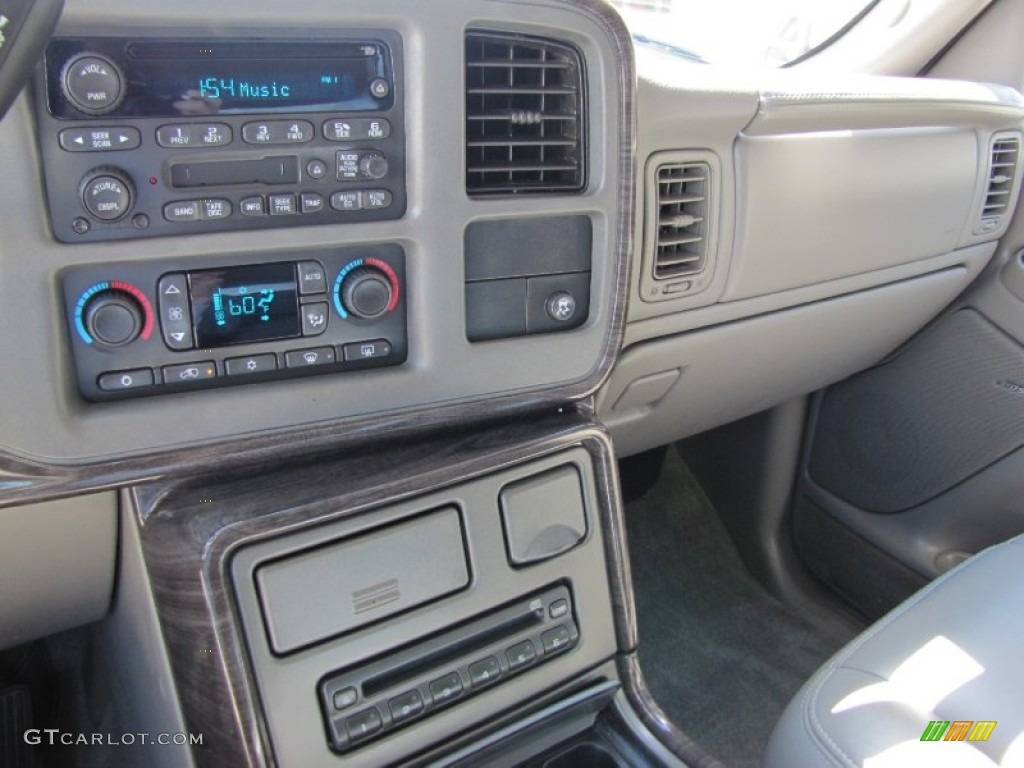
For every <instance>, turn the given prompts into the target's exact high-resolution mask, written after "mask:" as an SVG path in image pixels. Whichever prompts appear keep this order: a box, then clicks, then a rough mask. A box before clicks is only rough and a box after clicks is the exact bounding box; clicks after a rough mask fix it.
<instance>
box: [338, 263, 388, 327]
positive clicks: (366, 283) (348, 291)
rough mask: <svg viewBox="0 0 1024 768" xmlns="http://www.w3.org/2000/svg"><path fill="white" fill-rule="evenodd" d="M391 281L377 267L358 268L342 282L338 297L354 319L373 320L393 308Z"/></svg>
mask: <svg viewBox="0 0 1024 768" xmlns="http://www.w3.org/2000/svg"><path fill="white" fill-rule="evenodd" d="M393 295H394V292H393V289H392V286H391V280H389V279H388V276H387V275H386V274H385V273H384V272H382V271H381V270H379V269H377V268H376V267H368V266H362V267H356V268H355V269H353V270H352V271H351V272H349V273H348V274H347V275H346V276H345V279H344V280H342V282H341V285H340V286H339V288H338V297H339V298H340V299H341V303H342V305H343V306H344V307H345V309H346V310H348V313H349V314H350V315H352V316H353V317H358V318H360V319H363V320H373V319H375V318H378V317H380V316H381V315H383V314H384V313H385V312H387V311H388V309H389V308H390V307H391V299H392V297H393Z"/></svg>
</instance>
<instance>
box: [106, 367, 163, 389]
mask: <svg viewBox="0 0 1024 768" xmlns="http://www.w3.org/2000/svg"><path fill="white" fill-rule="evenodd" d="M96 384H97V385H98V386H99V388H100V389H102V390H103V391H104V392H122V391H124V390H126V389H138V388H139V387H151V386H153V371H151V370H150V369H149V368H136V369H134V370H131V371H111V372H110V373H101V374H100V375H99V378H98V379H97V380H96Z"/></svg>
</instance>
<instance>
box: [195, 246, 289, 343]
mask: <svg viewBox="0 0 1024 768" xmlns="http://www.w3.org/2000/svg"><path fill="white" fill-rule="evenodd" d="M189 295H190V298H191V299H192V324H193V327H194V328H195V332H196V346H197V347H199V348H200V349H211V348H214V347H224V346H228V345H231V344H246V343H252V342H257V341H270V340H271V339H287V338H291V337H294V336H298V335H300V333H301V331H302V327H301V321H300V318H299V292H298V284H297V282H296V279H295V265H294V264H292V263H281V264H260V265H256V266H246V267H226V268H224V269H207V270H203V271H200V272H190V273H189Z"/></svg>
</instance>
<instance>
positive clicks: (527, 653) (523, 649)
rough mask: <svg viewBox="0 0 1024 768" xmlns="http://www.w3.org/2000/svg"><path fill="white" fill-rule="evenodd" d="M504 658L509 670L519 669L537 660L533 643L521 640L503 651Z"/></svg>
mask: <svg viewBox="0 0 1024 768" xmlns="http://www.w3.org/2000/svg"><path fill="white" fill-rule="evenodd" d="M505 657H506V658H507V659H508V666H509V669H519V668H520V667H525V666H526V665H527V664H529V663H530V662H531V661H533V660H534V659H535V658H537V651H536V649H534V647H533V641H531V640H523V642H521V643H516V644H515V645H513V646H512V647H511V648H509V649H508V650H507V651H505Z"/></svg>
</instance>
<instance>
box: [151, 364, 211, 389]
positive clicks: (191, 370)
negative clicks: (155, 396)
mask: <svg viewBox="0 0 1024 768" xmlns="http://www.w3.org/2000/svg"><path fill="white" fill-rule="evenodd" d="M163 372H164V383H165V384H190V383H192V382H195V381H203V380H205V379H215V378H217V366H216V365H214V363H213V361H212V360H203V361H201V362H198V363H183V364H182V365H165V366H164V367H163Z"/></svg>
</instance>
